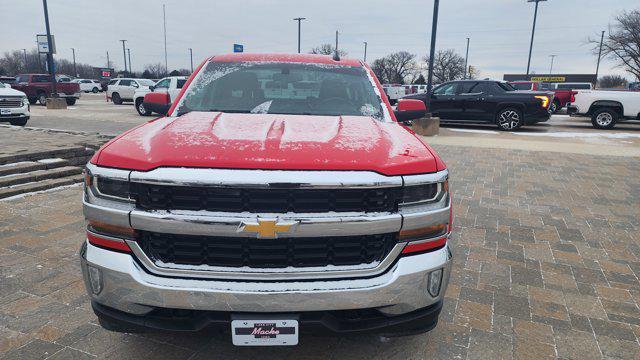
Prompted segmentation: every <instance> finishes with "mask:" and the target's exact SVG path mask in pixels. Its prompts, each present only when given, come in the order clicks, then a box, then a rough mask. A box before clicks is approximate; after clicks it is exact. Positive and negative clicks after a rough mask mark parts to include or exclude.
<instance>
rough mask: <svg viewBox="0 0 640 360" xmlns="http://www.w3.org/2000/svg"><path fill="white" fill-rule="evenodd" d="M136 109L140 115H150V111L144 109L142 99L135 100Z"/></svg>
mask: <svg viewBox="0 0 640 360" xmlns="http://www.w3.org/2000/svg"><path fill="white" fill-rule="evenodd" d="M136 110H137V111H138V114H140V116H149V115H151V111H149V110H147V109H145V107H144V101H142V99H138V100H136Z"/></svg>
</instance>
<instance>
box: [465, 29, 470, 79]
mask: <svg viewBox="0 0 640 360" xmlns="http://www.w3.org/2000/svg"><path fill="white" fill-rule="evenodd" d="M468 61H469V38H467V54H466V55H465V56H464V78H465V79H466V78H467V69H468V67H467V64H468ZM469 75H471V74H469Z"/></svg>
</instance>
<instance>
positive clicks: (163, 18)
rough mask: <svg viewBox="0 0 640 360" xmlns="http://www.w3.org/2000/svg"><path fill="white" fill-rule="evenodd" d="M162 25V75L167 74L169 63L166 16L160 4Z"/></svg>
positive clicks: (163, 7)
mask: <svg viewBox="0 0 640 360" xmlns="http://www.w3.org/2000/svg"><path fill="white" fill-rule="evenodd" d="M162 23H163V24H164V73H165V75H166V74H168V73H169V65H168V64H169V63H168V62H167V16H166V12H165V6H164V4H162Z"/></svg>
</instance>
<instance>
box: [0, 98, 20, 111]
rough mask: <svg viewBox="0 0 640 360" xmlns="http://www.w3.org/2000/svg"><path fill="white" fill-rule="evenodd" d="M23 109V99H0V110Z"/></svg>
mask: <svg viewBox="0 0 640 360" xmlns="http://www.w3.org/2000/svg"><path fill="white" fill-rule="evenodd" d="M19 107H22V99H21V98H9V97H2V98H0V108H5V109H6V108H19Z"/></svg>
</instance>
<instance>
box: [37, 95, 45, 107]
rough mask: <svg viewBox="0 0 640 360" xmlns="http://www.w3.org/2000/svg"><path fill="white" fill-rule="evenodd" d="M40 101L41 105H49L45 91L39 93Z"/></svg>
mask: <svg viewBox="0 0 640 360" xmlns="http://www.w3.org/2000/svg"><path fill="white" fill-rule="evenodd" d="M38 102H39V103H40V105H42V106H45V105H47V94H45V93H42V92H41V93H39V94H38Z"/></svg>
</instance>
